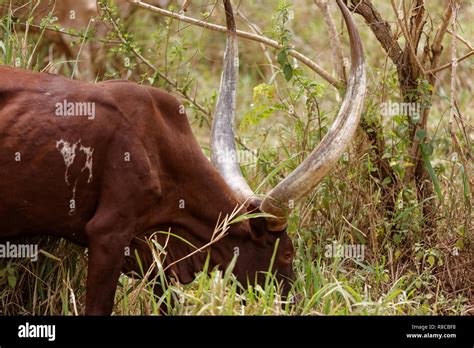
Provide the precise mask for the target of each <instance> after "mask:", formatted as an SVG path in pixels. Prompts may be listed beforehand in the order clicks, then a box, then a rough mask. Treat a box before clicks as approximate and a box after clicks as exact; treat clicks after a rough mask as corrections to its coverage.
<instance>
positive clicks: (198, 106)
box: [104, 8, 209, 117]
mask: <svg viewBox="0 0 474 348" xmlns="http://www.w3.org/2000/svg"><path fill="white" fill-rule="evenodd" d="M104 11H106V12H107V15H108V16H109V18H110V22H111V23H112V25H113V27H114V30H115V32H116V33H117V35H118V37H119V39H120V40H121V41H122V42H123V43H124V44H125V45H127V46H129V48H130V50H131V52H132V53H133V54H134V55H135V56H136V57H137V58H138V59H140V60H141V61H142V62H143V63H144V64H145V65H146V66H148V67H149V68H150V69H151V70H153V72H154V73H155V74H157V75H158V76H159V77H160V78H161V79H163V80H164V81H165V82H166V83H167V84H169V85H170V86H171V87H173V88H174V89H175V90H176V91H177V92H178V93H179V94H180V95H181V96H182V97H183V98H185V99H186V100H188V101H189V102H190V103H191V104H192V105H194V107H195V108H196V109H198V110H199V111H201V112H202V113H203V114H204V115H206V116H207V117H209V113H208V112H207V111H206V109H205V108H204V107H203V106H201V105H200V104H199V103H198V102H196V100H195V99H193V98H191V97H190V96H188V94H187V93H186V92H185V91H183V90H181V89H180V88H179V86H178V82H177V81H173V80H171V79H170V78H169V77H168V76H166V75H164V74H163V73H162V72H160V71H159V70H158V68H157V67H156V66H154V65H153V64H151V63H150V61H149V60H148V59H146V58H145V57H143V56H142V55H141V54H140V52H138V51H137V50H136V49H135V48H134V47H132V46H130V45H128V41H127V40H126V39H125V37H124V36H123V34H122V32H121V30H120V28H119V27H118V25H117V23H116V22H115V20H114V19H113V17H112V15H111V13H110V12H109V11H108V9H107V8H104Z"/></svg>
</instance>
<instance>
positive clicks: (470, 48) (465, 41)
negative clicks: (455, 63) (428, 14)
mask: <svg viewBox="0 0 474 348" xmlns="http://www.w3.org/2000/svg"><path fill="white" fill-rule="evenodd" d="M447 32H448V33H449V34H450V35H453V32H452V31H451V30H449V29H448V30H447ZM455 36H456V39H458V40H459V41H461V42H462V43H463V44H465V45H466V47H467V48H469V50H471V51H474V47H473V46H472V45H471V44H470V43H469V41H467V40H466V39H465V38H463V37H462V36H461V35H459V34H458V33H456V35H455Z"/></svg>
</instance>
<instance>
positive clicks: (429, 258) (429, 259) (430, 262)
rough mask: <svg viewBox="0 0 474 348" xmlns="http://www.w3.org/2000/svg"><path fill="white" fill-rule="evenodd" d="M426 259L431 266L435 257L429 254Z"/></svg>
mask: <svg viewBox="0 0 474 348" xmlns="http://www.w3.org/2000/svg"><path fill="white" fill-rule="evenodd" d="M427 261H428V263H429V264H430V267H433V266H434V264H435V261H436V260H435V258H434V256H433V255H430V256H428V259H427Z"/></svg>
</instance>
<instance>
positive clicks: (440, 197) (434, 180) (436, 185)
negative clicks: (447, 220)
mask: <svg viewBox="0 0 474 348" xmlns="http://www.w3.org/2000/svg"><path fill="white" fill-rule="evenodd" d="M423 145H429V146H430V147H428V148H425V149H424V148H423ZM420 146H421V153H422V157H423V162H424V164H425V167H426V170H427V172H428V174H429V175H430V178H431V182H432V183H433V186H434V189H435V191H436V195H437V196H438V200H439V201H440V202H443V200H444V197H443V194H442V192H441V187H440V185H439V181H438V177H437V176H436V173H435V171H434V169H433V166H432V165H431V162H430V158H429V155H428V154H427V153H429V152H430V151H431V153H433V146H432V145H431V144H421V145H420Z"/></svg>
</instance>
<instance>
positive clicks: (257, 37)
mask: <svg viewBox="0 0 474 348" xmlns="http://www.w3.org/2000/svg"><path fill="white" fill-rule="evenodd" d="M127 1H128V2H130V3H132V4H134V5H136V6H138V7H141V8H144V9H147V10H150V11H152V12H156V13H159V14H161V15H163V16H166V17H171V18H174V19H177V20H180V21H182V22H186V23H189V24H193V25H196V26H199V27H202V28H205V29H209V30H213V31H218V32H221V33H226V32H227V28H226V27H223V26H220V25H217V24H213V23H208V22H204V21H201V20H198V19H195V18H191V17H187V16H184V15H181V14H178V13H174V12H171V11H167V10H164V9H162V8H159V7H155V6H152V5H150V4H147V3H144V2H142V1H139V0H127ZM237 36H239V37H241V38H243V39H247V40H252V41H256V42H260V43H263V44H265V45H267V46H270V47H273V48H276V49H282V48H283V47H282V46H281V45H280V44H279V43H278V41H275V40H272V39H269V38H268V37H266V36H262V35H256V34H252V33H249V32H246V31H242V30H237ZM288 54H289V55H290V56H292V57H293V58H295V59H297V60H299V61H300V62H301V63H303V64H305V65H306V66H308V67H309V68H310V69H311V70H313V71H314V72H316V73H317V74H318V75H319V76H321V77H322V78H323V79H325V80H326V81H327V82H329V83H330V84H331V85H333V86H334V87H336V88H340V87H342V86H344V82H343V81H341V80H338V79H336V78H334V77H333V76H332V75H331V74H330V73H329V72H327V71H326V70H324V69H323V68H322V67H321V66H319V65H318V64H317V63H316V62H314V61H313V60H311V59H310V58H308V57H306V56H305V55H303V54H301V53H300V52H298V51H296V50H294V49H291V50H288Z"/></svg>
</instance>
